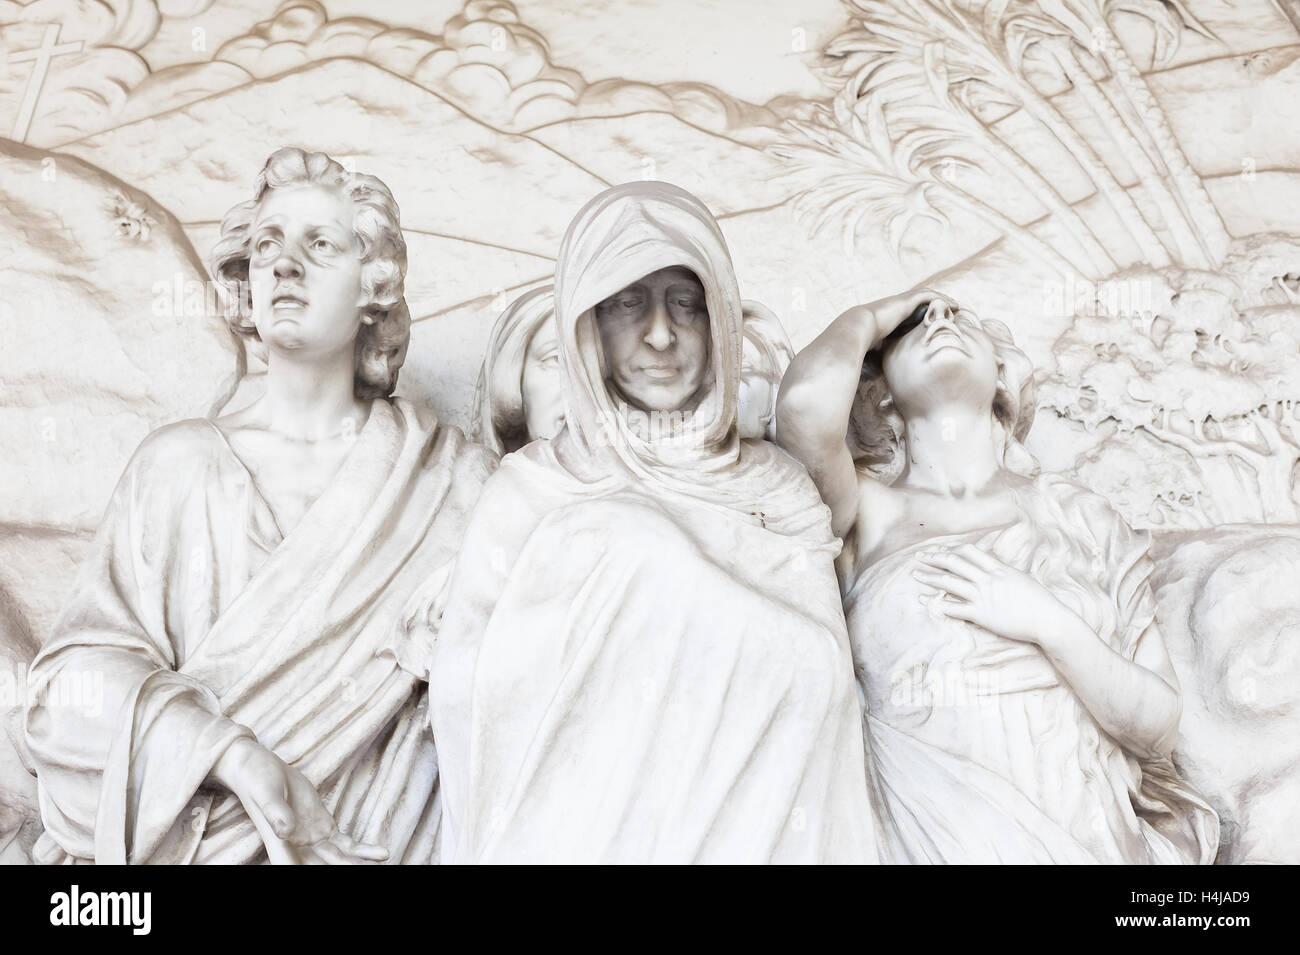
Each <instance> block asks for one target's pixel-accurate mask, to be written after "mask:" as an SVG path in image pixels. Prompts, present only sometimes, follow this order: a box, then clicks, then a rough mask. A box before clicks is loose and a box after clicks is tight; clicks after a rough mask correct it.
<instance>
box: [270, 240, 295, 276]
mask: <svg viewBox="0 0 1300 955" xmlns="http://www.w3.org/2000/svg"><path fill="white" fill-rule="evenodd" d="M272 270H273V271H274V272H275V277H276V278H278V279H287V278H300V277H301V276H302V263H301V262H299V261H298V257H297V256H296V255H294V254H293V252H292V250H290V248H289V246H288V245H286V246H284V248H282V249H281V250H280V255H279V256H278V257H277V258H276V260H275V265H274V266H272Z"/></svg>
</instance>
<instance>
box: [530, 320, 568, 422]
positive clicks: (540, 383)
mask: <svg viewBox="0 0 1300 955" xmlns="http://www.w3.org/2000/svg"><path fill="white" fill-rule="evenodd" d="M519 385H520V393H521V396H522V398H523V402H524V426H525V427H526V428H527V430H528V440H529V441H536V440H537V439H538V438H553V437H555V436H556V435H557V434H559V433H560V429H561V428H563V427H564V379H563V378H562V377H561V375H560V344H559V341H558V340H557V339H556V336H555V322H554V321H553V320H552V318H551V316H550V315H547V317H546V318H545V319H544V320H543V321H542V323H541V325H539V326H538V327H537V331H535V332H533V337H532V338H531V339H529V341H528V350H527V353H526V354H525V355H524V369H523V374H522V377H521V379H520V382H519Z"/></svg>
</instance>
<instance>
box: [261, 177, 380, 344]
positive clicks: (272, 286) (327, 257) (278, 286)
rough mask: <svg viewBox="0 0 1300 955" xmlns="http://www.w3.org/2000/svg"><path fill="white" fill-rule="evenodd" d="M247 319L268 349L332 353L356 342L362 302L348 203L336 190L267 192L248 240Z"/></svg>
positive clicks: (357, 247) (306, 187)
mask: <svg viewBox="0 0 1300 955" xmlns="http://www.w3.org/2000/svg"><path fill="white" fill-rule="evenodd" d="M248 281H249V286H250V289H251V293H252V300H253V321H254V324H256V326H257V333H258V336H259V337H260V338H261V339H262V341H263V342H265V343H266V344H267V346H268V347H270V348H272V349H279V350H283V351H289V352H294V353H297V354H301V355H304V356H308V355H311V356H325V355H332V354H335V353H336V352H338V351H340V350H342V349H350V348H352V347H353V346H354V344H355V342H356V337H357V332H358V330H359V329H360V327H361V321H362V308H363V307H364V305H365V302H364V300H363V295H362V289H361V249H360V243H359V241H358V239H357V237H356V234H355V233H354V231H353V208H352V203H351V202H350V201H349V200H348V198H347V197H346V196H345V195H343V193H342V192H341V191H340V190H338V189H331V188H326V187H322V186H315V185H301V186H290V187H284V188H279V189H274V190H272V191H271V192H269V193H267V194H266V196H265V197H264V198H263V199H262V201H261V203H260V204H259V206H258V209H257V215H256V216H255V217H254V220H253V224H252V229H251V233H250V241H249V268H248Z"/></svg>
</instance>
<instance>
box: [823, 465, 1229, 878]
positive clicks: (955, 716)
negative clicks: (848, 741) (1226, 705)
mask: <svg viewBox="0 0 1300 955" xmlns="http://www.w3.org/2000/svg"><path fill="white" fill-rule="evenodd" d="M1017 496H1018V503H1019V511H1020V515H1019V517H1018V518H1017V519H1016V520H1015V521H1013V522H1011V523H1010V524H1008V525H1007V526H1004V527H993V528H984V529H979V530H974V531H969V532H966V533H961V534H949V535H945V536H942V537H935V538H931V539H929V540H926V541H923V542H921V543H917V544H912V545H909V546H906V547H903V548H901V549H899V550H898V551H895V552H894V553H891V554H889V555H887V556H885V557H883V558H882V559H880V560H878V561H876V562H875V563H874V564H872V565H870V566H869V567H868V568H867V569H866V570H865V571H864V572H863V573H862V574H861V575H860V576H859V577H858V578H857V579H856V580H854V581H852V582H851V583H850V585H849V586H848V587H847V592H846V596H845V614H846V617H847V619H848V624H849V633H850V636H851V639H852V643H853V652H854V660H855V665H856V668H857V674H858V680H859V684H860V686H861V687H862V690H863V693H864V696H865V706H866V714H865V735H866V738H867V750H868V754H869V755H868V765H869V773H870V779H871V785H872V796H873V801H874V802H875V804H876V809H877V812H878V814H879V823H880V827H881V854H882V858H883V860H884V861H889V862H910V863H990V862H1006V863H1047V862H1053V863H1209V862H1212V861H1213V860H1214V856H1215V851H1216V848H1217V843H1218V820H1217V817H1216V816H1215V813H1214V811H1213V810H1212V809H1211V808H1210V807H1209V805H1208V804H1206V803H1205V802H1204V800H1202V799H1201V797H1200V796H1198V795H1197V794H1196V793H1195V792H1194V791H1193V790H1192V789H1191V788H1190V787H1189V786H1187V784H1186V783H1185V782H1183V781H1182V780H1181V779H1180V778H1179V776H1178V774H1177V772H1176V771H1175V769H1174V766H1173V764H1172V763H1171V761H1170V760H1169V759H1167V758H1164V759H1139V758H1138V757H1136V756H1135V755H1133V754H1131V753H1128V752H1126V751H1125V750H1124V749H1123V747H1122V746H1120V744H1119V743H1118V742H1116V741H1115V740H1114V739H1113V738H1112V737H1111V736H1109V735H1108V734H1107V733H1106V732H1105V731H1104V730H1102V728H1101V727H1100V726H1099V725H1098V724H1097V721H1096V720H1095V719H1094V718H1093V717H1092V715H1091V714H1090V713H1089V712H1088V711H1087V709H1086V708H1085V707H1084V706H1083V704H1082V703H1081V702H1080V700H1079V698H1078V697H1077V696H1076V695H1075V693H1074V691H1073V690H1072V689H1071V688H1070V687H1069V686H1068V685H1067V684H1065V683H1064V682H1063V681H1062V679H1061V676H1060V675H1059V674H1058V673H1057V671H1056V669H1055V668H1054V667H1053V666H1052V664H1051V663H1050V662H1049V661H1048V660H1047V658H1046V657H1045V656H1044V654H1043V653H1042V651H1040V650H1039V649H1038V648H1037V647H1036V646H1034V645H1032V644H1029V643H1023V642H1020V641H1016V640H1010V639H1007V638H1005V637H1001V636H998V635H996V634H993V633H990V632H988V631H986V630H984V629H983V628H981V627H977V626H974V625H972V624H968V623H965V622H963V621H957V620H952V619H950V618H947V617H944V616H942V615H941V614H939V613H938V612H937V611H936V610H934V609H933V608H932V607H931V606H930V605H929V604H928V603H927V602H925V601H923V599H922V592H923V589H925V588H923V585H922V584H921V583H920V582H919V581H917V580H916V579H915V578H913V576H912V572H913V571H914V570H916V569H917V568H918V567H919V566H920V565H919V562H918V560H917V554H918V552H919V551H922V550H926V549H933V548H935V547H942V548H949V547H958V546H961V545H962V544H974V545H975V546H976V547H978V548H980V549H981V550H983V551H984V552H985V553H988V554H991V555H993V556H994V557H996V558H998V559H999V560H1001V561H1003V562H1005V563H1007V564H1009V565H1010V566H1013V567H1016V568H1018V569H1020V570H1022V571H1025V572H1027V573H1029V574H1031V575H1032V576H1033V577H1034V578H1035V579H1037V580H1038V581H1039V582H1040V583H1042V584H1044V585H1045V586H1047V587H1048V588H1049V589H1051V590H1052V592H1053V593H1054V594H1055V595H1056V596H1057V597H1058V598H1059V599H1060V600H1062V602H1064V603H1065V604H1066V605H1067V606H1069V607H1070V609H1072V610H1073V611H1075V612H1076V613H1078V614H1079V616H1080V617H1082V618H1083V619H1084V620H1085V621H1087V622H1088V623H1089V624H1090V625H1091V626H1092V627H1093V628H1094V629H1095V630H1096V632H1097V633H1098V634H1099V635H1100V636H1101V638H1102V639H1103V640H1105V641H1106V642H1107V644H1109V645H1110V646H1111V647H1112V648H1113V649H1114V650H1115V651H1116V652H1117V653H1119V654H1121V655H1122V656H1124V657H1126V658H1127V659H1130V660H1131V659H1133V657H1134V655H1135V654H1136V652H1137V650H1138V647H1139V645H1140V644H1141V641H1142V640H1143V639H1144V638H1145V637H1146V636H1147V635H1148V634H1149V633H1152V632H1153V628H1154V625H1155V602H1154V599H1153V597H1152V594H1151V588H1150V585H1149V583H1148V577H1149V575H1150V572H1151V561H1150V558H1149V557H1148V556H1147V541H1146V538H1145V536H1143V535H1140V534H1137V533H1135V532H1133V531H1132V530H1131V529H1130V528H1129V527H1128V526H1127V525H1126V524H1125V523H1124V522H1123V520H1122V519H1120V517H1119V516H1118V515H1117V514H1115V512H1114V511H1113V510H1112V509H1111V508H1110V507H1109V505H1108V504H1106V502H1105V501H1103V500H1102V499H1101V498H1100V497H1098V496H1097V495H1095V494H1091V493H1089V492H1087V491H1084V490H1082V489H1080V488H1078V487H1075V486H1074V485H1071V484H1068V483H1067V482H1065V481H1063V480H1061V479H1059V478H1053V477H1050V476H1049V477H1041V478H1039V479H1038V480H1037V481H1036V482H1035V483H1034V484H1033V485H1032V486H1031V487H1029V488H1026V489H1023V490H1021V491H1019V492H1017ZM927 599H928V598H927Z"/></svg>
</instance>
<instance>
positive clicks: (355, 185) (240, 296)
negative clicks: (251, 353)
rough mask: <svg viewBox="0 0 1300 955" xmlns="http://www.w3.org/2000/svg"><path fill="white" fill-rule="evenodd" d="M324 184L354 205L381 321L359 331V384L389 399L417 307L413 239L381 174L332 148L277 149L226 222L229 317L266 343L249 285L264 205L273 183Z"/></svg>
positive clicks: (219, 276) (217, 264)
mask: <svg viewBox="0 0 1300 955" xmlns="http://www.w3.org/2000/svg"><path fill="white" fill-rule="evenodd" d="M298 185H316V186H326V187H330V188H336V189H338V190H340V191H341V192H342V194H343V195H344V196H345V197H346V198H347V199H349V200H350V201H351V202H352V204H353V207H354V210H355V214H354V216H353V220H352V222H353V225H352V229H353V232H354V233H355V234H356V237H357V239H358V240H359V242H360V245H361V289H362V292H363V293H364V294H365V296H366V299H367V305H366V306H365V309H364V311H365V312H366V314H367V315H369V316H370V317H371V318H372V319H373V321H372V322H371V323H370V324H368V325H363V326H362V327H361V330H360V331H359V332H358V333H357V343H356V366H355V368H356V370H355V374H354V379H353V382H354V384H353V388H354V391H355V393H356V395H357V397H358V398H386V397H388V396H389V395H391V394H392V393H393V389H394V388H395V387H396V386H397V373H398V371H399V370H400V369H401V367H402V362H403V361H405V359H406V348H407V344H408V343H409V342H410V338H411V313H410V311H409V310H408V309H407V307H406V299H405V298H404V297H403V283H404V281H405V278H406V241H405V240H404V239H403V238H402V228H401V222H400V219H399V215H398V209H397V202H396V201H395V200H394V199H393V194H392V193H391V192H390V191H389V189H388V187H387V186H386V185H384V184H383V182H381V181H380V180H379V179H376V178H375V177H374V176H367V175H364V174H361V173H350V172H348V170H346V169H344V168H343V166H341V165H340V164H339V163H337V162H335V161H334V160H333V159H331V158H330V157H329V156H327V155H325V154H324V153H311V152H307V151H306V150H303V149H298V148H297V147H294V146H286V147H283V148H281V149H277V150H276V151H275V152H273V153H271V155H270V157H269V158H268V159H267V160H266V165H265V166H263V167H262V171H261V173H259V174H258V177H257V184H256V186H255V187H254V189H253V198H252V199H250V200H248V201H247V202H241V203H240V204H239V205H237V206H235V207H234V208H233V209H231V210H230V211H229V212H227V213H226V216H225V218H224V219H222V220H221V238H219V239H218V240H217V243H216V245H215V246H214V247H213V249H212V257H211V260H210V268H211V270H212V277H213V278H214V279H215V280H216V281H217V283H218V285H220V286H221V287H222V288H224V289H225V290H226V292H227V293H228V296H227V308H226V322H227V324H229V326H230V328H231V330H232V331H233V332H234V333H235V334H236V335H238V336H239V337H241V338H243V339H246V340H248V341H251V342H259V343H260V342H261V337H260V336H259V335H258V333H257V327H256V325H255V324H254V323H253V314H252V313H253V303H252V295H251V290H250V288H249V285H248V266H249V258H250V252H251V250H250V238H251V231H252V225H253V221H254V219H255V218H256V217H257V209H258V206H259V205H260V204H261V202H262V200H263V199H265V198H266V196H267V194H268V193H269V192H270V191H271V190H273V189H280V188H284V187H287V186H298Z"/></svg>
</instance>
